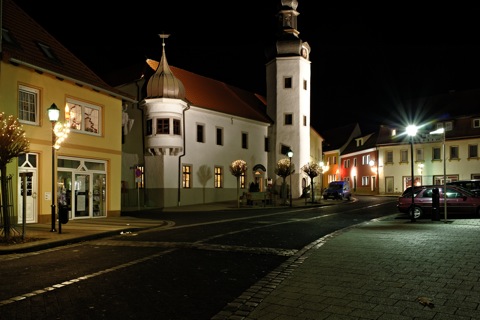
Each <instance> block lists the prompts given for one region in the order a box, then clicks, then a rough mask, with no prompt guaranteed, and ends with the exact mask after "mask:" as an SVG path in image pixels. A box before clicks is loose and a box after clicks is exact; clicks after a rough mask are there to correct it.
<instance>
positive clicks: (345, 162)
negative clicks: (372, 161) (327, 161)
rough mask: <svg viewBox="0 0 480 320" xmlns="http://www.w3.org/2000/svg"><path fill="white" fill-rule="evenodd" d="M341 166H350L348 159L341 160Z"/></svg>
mask: <svg viewBox="0 0 480 320" xmlns="http://www.w3.org/2000/svg"><path fill="white" fill-rule="evenodd" d="M343 167H344V168H350V159H345V161H343Z"/></svg>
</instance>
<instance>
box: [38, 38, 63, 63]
mask: <svg viewBox="0 0 480 320" xmlns="http://www.w3.org/2000/svg"><path fill="white" fill-rule="evenodd" d="M37 44H38V47H39V48H40V50H41V51H42V52H43V54H44V55H45V56H46V57H47V58H48V59H49V60H52V61H55V62H60V60H58V58H57V56H56V55H55V54H54V53H53V50H52V48H50V46H47V45H46V44H43V43H40V42H37Z"/></svg>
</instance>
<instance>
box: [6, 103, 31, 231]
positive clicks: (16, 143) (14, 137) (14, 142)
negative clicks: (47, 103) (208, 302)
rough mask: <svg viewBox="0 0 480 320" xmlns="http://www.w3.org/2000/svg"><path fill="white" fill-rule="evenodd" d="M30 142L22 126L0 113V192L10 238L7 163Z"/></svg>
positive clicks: (25, 150) (27, 149) (27, 148)
mask: <svg viewBox="0 0 480 320" xmlns="http://www.w3.org/2000/svg"><path fill="white" fill-rule="evenodd" d="M29 147H30V142H29V141H28V140H27V139H26V137H25V131H24V130H23V126H22V125H21V124H20V123H19V122H18V121H17V119H16V118H14V117H13V116H8V117H6V116H5V114H4V113H3V112H2V113H1V114H0V178H1V179H0V180H1V193H2V199H1V203H2V215H3V229H4V230H3V231H4V235H5V238H6V239H7V240H8V239H9V238H10V231H11V230H10V229H11V225H10V216H9V214H8V206H9V203H8V194H7V192H8V190H7V164H8V163H10V162H11V161H12V159H13V158H16V157H18V156H19V155H20V154H23V153H26V152H28V151H29Z"/></svg>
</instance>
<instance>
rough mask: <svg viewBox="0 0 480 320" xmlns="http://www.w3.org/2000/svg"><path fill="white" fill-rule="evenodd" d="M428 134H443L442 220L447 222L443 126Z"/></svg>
mask: <svg viewBox="0 0 480 320" xmlns="http://www.w3.org/2000/svg"><path fill="white" fill-rule="evenodd" d="M430 134H443V145H442V149H443V215H444V217H443V218H444V221H443V222H447V158H446V148H445V128H439V129H437V130H435V131H432V132H430Z"/></svg>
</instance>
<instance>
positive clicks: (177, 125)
mask: <svg viewBox="0 0 480 320" xmlns="http://www.w3.org/2000/svg"><path fill="white" fill-rule="evenodd" d="M173 134H175V135H180V134H181V131H180V120H179V119H173Z"/></svg>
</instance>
